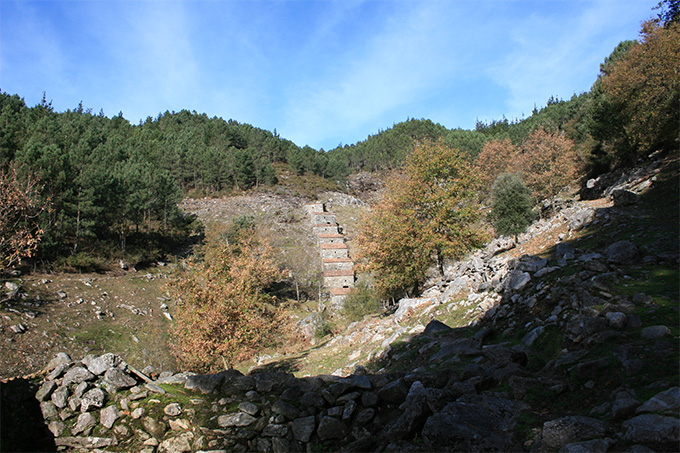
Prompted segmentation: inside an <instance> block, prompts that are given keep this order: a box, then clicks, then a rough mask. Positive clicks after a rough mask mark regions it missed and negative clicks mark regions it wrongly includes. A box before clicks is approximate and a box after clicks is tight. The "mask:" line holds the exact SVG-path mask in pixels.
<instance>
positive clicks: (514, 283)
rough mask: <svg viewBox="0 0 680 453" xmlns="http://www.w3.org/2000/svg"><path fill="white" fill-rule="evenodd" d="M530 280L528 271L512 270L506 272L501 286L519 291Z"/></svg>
mask: <svg viewBox="0 0 680 453" xmlns="http://www.w3.org/2000/svg"><path fill="white" fill-rule="evenodd" d="M530 281H531V275H529V273H528V272H522V271H520V270H514V271H510V272H508V274H507V275H506V276H505V279H504V280H503V288H504V289H505V290H506V291H512V292H515V291H520V290H521V289H522V288H524V287H525V286H526V285H527V284H528V283H529V282H530Z"/></svg>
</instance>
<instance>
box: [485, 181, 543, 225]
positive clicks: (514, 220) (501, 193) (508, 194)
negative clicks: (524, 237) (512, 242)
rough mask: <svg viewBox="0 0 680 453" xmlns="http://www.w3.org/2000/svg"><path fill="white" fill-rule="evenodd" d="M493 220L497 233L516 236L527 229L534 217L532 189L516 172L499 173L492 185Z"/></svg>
mask: <svg viewBox="0 0 680 453" xmlns="http://www.w3.org/2000/svg"><path fill="white" fill-rule="evenodd" d="M492 194H493V208H492V213H491V216H492V220H493V225H494V228H495V229H496V233H497V234H499V235H502V236H516V235H518V234H520V233H523V232H525V231H526V228H527V226H529V224H530V223H531V221H532V219H533V212H532V206H533V203H532V200H531V191H530V190H529V188H528V187H527V186H526V185H525V184H524V181H522V178H521V176H520V175H518V174H516V173H502V174H500V175H498V178H496V181H495V182H494V184H493V187H492Z"/></svg>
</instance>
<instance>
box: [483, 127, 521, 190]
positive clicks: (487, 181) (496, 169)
mask: <svg viewBox="0 0 680 453" xmlns="http://www.w3.org/2000/svg"><path fill="white" fill-rule="evenodd" d="M517 152H518V150H517V148H516V147H515V145H513V144H512V142H511V141H510V139H507V138H505V139H502V140H498V139H494V140H489V141H488V142H486V143H485V144H484V146H483V148H482V152H481V153H479V156H478V157H477V160H476V165H477V169H478V171H479V175H480V180H481V183H482V185H483V186H485V187H489V186H491V184H492V183H493V182H494V180H495V179H496V177H497V176H498V175H500V174H501V173H503V172H505V171H507V169H508V167H509V166H510V163H511V162H512V161H513V159H515V158H516V156H517Z"/></svg>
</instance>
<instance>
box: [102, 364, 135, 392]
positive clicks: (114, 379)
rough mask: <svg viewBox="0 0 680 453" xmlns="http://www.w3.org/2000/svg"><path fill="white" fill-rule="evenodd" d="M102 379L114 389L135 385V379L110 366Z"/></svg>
mask: <svg viewBox="0 0 680 453" xmlns="http://www.w3.org/2000/svg"><path fill="white" fill-rule="evenodd" d="M104 381H105V382H106V383H109V384H111V385H112V386H113V387H114V388H115V389H126V388H130V387H133V386H135V385H137V381H136V380H135V379H134V378H133V377H132V376H130V375H129V374H127V373H125V372H124V371H123V370H121V369H120V368H110V369H108V370H107V371H106V374H104Z"/></svg>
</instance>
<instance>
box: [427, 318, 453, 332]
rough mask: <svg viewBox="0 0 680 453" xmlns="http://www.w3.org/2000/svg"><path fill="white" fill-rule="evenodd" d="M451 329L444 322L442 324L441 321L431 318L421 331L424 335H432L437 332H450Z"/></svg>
mask: <svg viewBox="0 0 680 453" xmlns="http://www.w3.org/2000/svg"><path fill="white" fill-rule="evenodd" d="M452 330H453V329H452V328H451V327H449V326H447V325H446V324H444V323H443V322H441V321H437V320H436V319H433V320H432V321H430V322H429V323H427V326H425V331H424V332H423V334H424V335H432V334H434V333H437V332H450V331H452Z"/></svg>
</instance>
